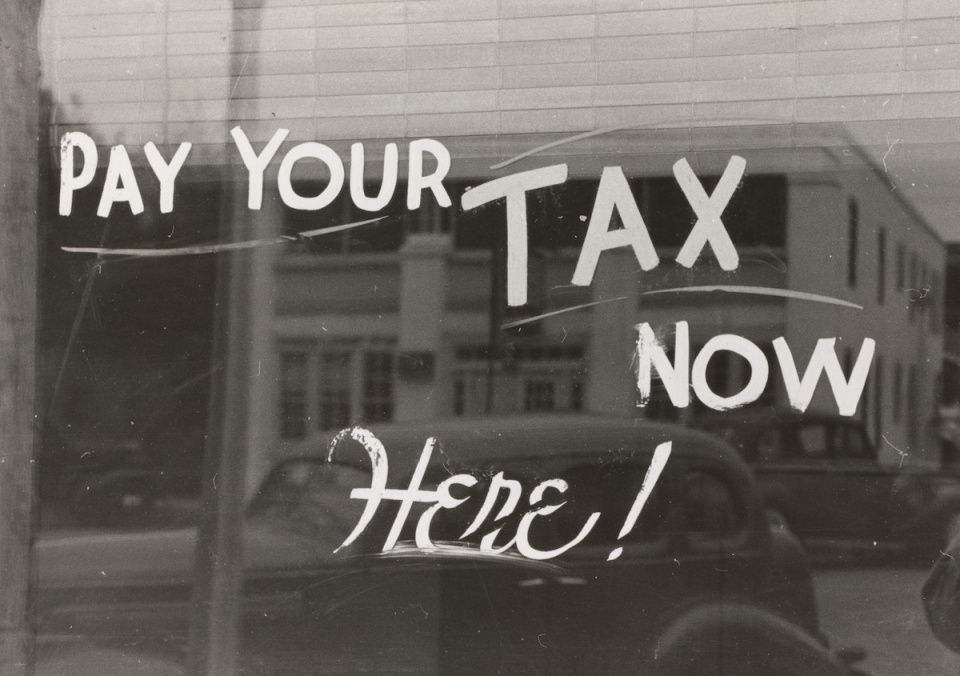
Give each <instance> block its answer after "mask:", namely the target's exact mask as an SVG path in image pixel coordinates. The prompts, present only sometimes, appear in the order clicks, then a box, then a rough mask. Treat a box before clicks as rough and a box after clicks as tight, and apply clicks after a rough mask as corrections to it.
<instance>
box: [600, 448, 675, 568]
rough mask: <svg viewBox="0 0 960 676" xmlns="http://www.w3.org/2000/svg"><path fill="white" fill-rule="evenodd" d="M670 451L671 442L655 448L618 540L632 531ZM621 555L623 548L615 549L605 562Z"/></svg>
mask: <svg viewBox="0 0 960 676" xmlns="http://www.w3.org/2000/svg"><path fill="white" fill-rule="evenodd" d="M672 450H673V442H672V441H666V442H664V443H662V444H660V445H659V446H657V450H655V451H654V452H653V459H652V460H651V461H650V467H649V468H648V469H647V474H646V476H644V477H643V483H642V484H641V485H640V492H639V493H637V499H636V500H634V501H633V507H631V508H630V513H629V514H627V518H626V520H625V521H624V522H623V527H622V528H621V529H620V534H619V535H618V536H617V539H618V540H622V539H623V536H624V535H626V534H627V533H629V532H630V531H631V530H633V527H634V526H636V525H637V519H639V518H640V512H642V511H643V506H644V505H645V504H647V498H649V497H650V493H651V492H652V491H653V487H654V486H656V485H657V479H659V478H660V473H661V472H663V468H664V467H666V465H667V460H668V459H669V458H670V451H672ZM621 554H623V547H617V548H616V549H614V550H613V551H612V552H610V555H609V556H607V561H613V560H614V559H617V558H620V555H621Z"/></svg>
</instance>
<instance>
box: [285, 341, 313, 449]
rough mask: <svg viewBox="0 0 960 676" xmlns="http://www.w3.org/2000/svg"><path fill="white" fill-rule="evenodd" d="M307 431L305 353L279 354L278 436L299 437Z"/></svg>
mask: <svg viewBox="0 0 960 676" xmlns="http://www.w3.org/2000/svg"><path fill="white" fill-rule="evenodd" d="M306 433H307V353H306V352H284V353H283V354H281V355H280V436H281V437H283V438H284V439H300V438H303V437H304V436H306Z"/></svg>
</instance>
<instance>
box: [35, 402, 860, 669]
mask: <svg viewBox="0 0 960 676" xmlns="http://www.w3.org/2000/svg"><path fill="white" fill-rule="evenodd" d="M373 431H374V432H375V434H376V435H377V437H378V438H379V439H380V440H381V441H382V443H383V444H384V446H385V448H386V451H387V454H388V458H389V484H388V485H389V486H390V487H397V488H403V487H406V485H407V481H408V480H409V477H410V475H411V474H412V472H413V468H414V466H415V464H416V461H417V459H418V458H419V457H420V453H421V450H422V448H423V446H424V442H425V441H426V439H427V438H428V437H436V438H437V439H438V440H439V445H438V448H437V449H436V451H435V453H434V455H433V461H432V464H431V465H430V467H429V468H428V470H427V472H426V478H425V482H424V487H427V486H429V485H430V484H436V483H438V482H439V481H440V480H442V479H443V478H446V477H448V476H450V475H451V474H455V473H463V472H465V473H470V474H471V475H473V476H475V477H476V478H477V479H478V483H477V484H476V485H475V486H474V487H473V488H472V489H471V490H472V491H473V493H472V494H470V495H471V497H470V499H468V500H466V501H465V502H464V503H462V504H461V505H460V506H458V507H456V508H454V509H450V510H447V511H446V512H441V514H440V515H438V517H437V521H436V528H435V531H434V532H432V536H433V537H434V539H435V540H436V541H438V542H443V545H442V547H441V548H439V549H436V550H422V549H418V548H417V547H415V546H413V545H412V544H411V543H410V540H411V539H412V538H413V537H414V536H413V529H414V526H415V523H416V521H417V518H418V516H419V513H418V512H417V511H416V509H415V510H414V511H413V512H412V513H411V515H410V517H409V518H408V519H407V521H406V524H407V527H405V529H404V530H403V532H402V533H401V544H400V545H399V546H398V547H396V548H394V549H392V550H391V551H389V552H381V551H380V550H381V549H382V545H383V541H384V537H385V535H386V533H387V531H388V530H389V529H390V527H391V525H392V522H393V519H394V516H395V514H396V504H397V503H394V502H387V501H384V502H383V503H381V505H380V507H379V508H378V510H377V512H376V514H375V516H374V519H373V521H372V522H371V524H370V526H369V528H367V529H366V530H365V531H364V533H363V534H362V535H361V536H360V537H359V539H357V540H356V541H355V542H354V543H353V544H351V545H349V546H347V547H345V548H343V549H340V550H339V551H338V552H337V553H334V550H335V549H336V548H337V547H338V546H339V545H340V544H341V543H342V542H343V541H344V540H345V539H346V538H347V536H348V535H349V534H350V533H351V531H352V530H353V529H354V527H355V525H356V523H357V521H358V519H359V517H360V514H361V512H362V510H363V508H364V505H365V502H364V501H363V500H357V499H351V497H350V493H351V491H352V489H354V488H366V487H369V486H370V482H371V473H370V466H369V461H368V458H367V454H366V452H365V450H364V449H362V448H360V447H358V446H359V445H358V444H356V443H355V442H352V441H350V440H348V441H345V442H342V443H340V444H338V445H337V447H336V448H335V449H334V452H333V454H332V459H331V460H328V459H327V442H328V441H329V440H328V439H323V440H313V441H311V442H309V443H307V444H303V445H300V446H298V447H296V448H293V449H291V450H293V451H294V452H298V453H306V454H307V455H306V456H305V457H295V458H290V459H287V460H284V461H282V462H280V463H279V464H278V465H277V466H276V467H275V468H274V469H273V471H272V472H271V473H270V475H269V476H268V477H267V478H266V480H265V481H264V483H263V484H262V486H261V488H260V490H259V492H258V493H257V496H256V498H255V499H254V500H253V502H252V503H251V505H250V507H249V510H248V514H247V520H246V523H245V544H246V556H245V563H244V567H245V571H246V572H245V583H244V624H243V638H242V641H241V644H242V646H243V649H244V656H243V663H244V665H245V669H247V670H248V671H249V672H250V673H258V674H261V673H262V674H341V673H344V674H346V673H411V674H432V673H449V674H468V673H475V674H490V673H549V674H564V673H573V674H575V673H581V674H599V673H610V674H613V673H617V674H619V673H624V672H628V671H638V672H640V673H654V674H664V675H665V676H666V675H668V674H669V675H673V674H713V673H718V674H719V673H733V672H735V673H742V674H758V675H765V674H770V675H773V674H777V675H781V674H797V675H799V674H825V675H826V674H844V673H849V671H848V667H847V665H845V664H844V663H843V661H842V660H841V659H839V658H838V657H836V656H834V655H832V654H831V653H830V652H829V651H828V650H827V648H826V642H825V640H824V639H823V637H822V636H821V635H820V630H819V624H818V619H817V612H816V604H815V598H814V594H813V589H812V585H811V579H810V572H809V567H808V565H807V561H806V558H805V555H804V552H803V550H802V548H801V547H800V546H799V544H798V542H797V541H796V539H795V538H794V537H793V535H792V534H790V533H789V532H788V531H781V530H777V529H772V528H770V527H769V525H768V524H767V521H766V519H765V517H764V512H763V507H762V504H761V502H760V499H759V495H758V494H757V492H756V488H755V484H754V482H753V478H752V477H751V475H750V472H749V470H748V469H747V468H746V466H745V464H744V463H743V462H742V460H740V458H739V457H738V456H737V454H736V453H735V452H734V451H733V449H731V448H729V447H728V446H727V445H726V444H725V443H723V442H722V441H720V440H719V439H716V438H715V437H712V436H710V435H706V434H703V433H700V432H697V431H694V430H689V429H684V428H680V427H674V426H668V425H660V424H650V423H640V422H634V421H629V420H621V419H612V418H604V417H597V416H581V415H577V416H564V417H533V418H531V417H525V418H516V419H483V420H459V421H453V422H439V423H432V424H430V425H427V424H424V425H414V426H384V427H374V429H373ZM666 441H670V442H672V454H671V456H670V459H669V461H668V463H667V465H666V468H665V470H664V472H663V474H662V475H661V477H660V479H659V480H658V482H657V485H656V487H655V488H654V490H653V492H652V493H651V495H650V498H649V501H648V502H647V505H646V506H645V507H644V509H643V511H642V512H641V516H640V518H639V519H638V521H637V523H636V526H635V527H634V528H633V529H632V530H631V532H630V533H629V534H627V535H625V536H624V537H622V538H619V537H618V535H619V532H620V528H621V526H622V524H623V522H624V519H625V517H626V515H627V512H628V511H629V510H630V508H631V506H632V504H633V502H634V500H635V498H636V495H637V492H638V491H639V489H640V485H641V483H642V481H643V478H644V475H645V473H646V471H647V469H648V467H649V464H650V460H651V456H652V454H653V451H654V449H655V448H656V446H657V445H658V444H660V443H663V442H666ZM500 471H503V472H504V475H505V476H506V477H509V478H512V479H513V480H516V481H517V482H518V483H519V485H520V486H522V488H523V491H524V493H525V495H524V497H523V499H521V500H520V504H521V505H526V504H527V503H528V502H529V500H528V495H529V494H528V491H529V490H530V488H531V487H532V486H533V485H535V484H536V483H537V482H539V481H541V480H543V479H548V478H562V479H564V480H565V481H567V482H568V484H569V489H568V491H567V492H565V493H563V494H562V498H563V500H565V501H566V504H565V505H564V506H563V507H562V508H561V509H559V510H558V511H556V512H555V513H554V514H552V515H550V516H549V517H547V516H544V517H542V520H541V519H539V518H538V521H537V526H536V528H535V529H533V530H532V531H531V540H532V541H534V543H535V544H536V545H537V546H538V547H541V548H544V549H547V548H550V547H552V546H555V545H556V544H557V543H558V542H566V541H569V540H570V539H571V538H572V536H573V535H575V534H576V533H577V532H578V531H579V529H580V527H581V526H582V525H583V522H584V520H585V518H587V515H589V514H591V513H593V512H597V511H599V512H601V517H600V519H599V520H598V521H597V525H596V528H595V529H594V530H593V531H592V533H591V535H590V537H588V538H587V539H586V540H584V541H583V542H581V543H580V544H579V545H577V546H576V547H574V548H573V549H571V550H570V551H568V552H566V553H565V554H564V555H562V556H560V557H559V558H557V559H555V560H554V561H551V562H536V561H531V560H528V559H522V558H520V557H518V556H516V555H515V554H511V553H501V554H492V553H488V552H483V551H480V550H479V549H478V548H477V547H476V546H475V542H476V541H477V540H479V539H480V538H482V537H483V536H484V535H485V534H486V533H488V532H489V530H490V527H489V526H488V527H484V528H481V529H480V530H478V531H477V532H476V533H475V534H474V536H472V538H467V541H463V539H462V538H461V537H460V536H462V535H463V530H464V528H463V526H464V524H466V523H470V522H471V521H472V520H473V518H474V517H475V516H476V514H477V512H478V510H479V509H480V505H481V504H482V502H483V500H480V499H474V498H475V497H478V496H479V495H480V494H482V493H483V491H485V490H487V489H489V481H490V479H491V477H492V476H494V475H495V473H498V472H500ZM485 484H486V485H485ZM478 491H479V493H478ZM500 504H501V503H498V508H499V505H500ZM423 508H424V506H423V505H420V509H421V510H422V509H423ZM518 516H519V514H518ZM491 526H495V527H501V528H502V529H503V530H502V532H501V536H502V537H503V538H504V539H505V541H508V540H509V539H510V538H511V537H512V531H511V529H512V528H514V527H515V526H516V519H513V520H512V519H510V518H507V519H504V520H501V521H498V522H497V523H496V524H491ZM195 539H196V536H195V532H194V531H192V530H189V529H187V530H181V531H166V532H161V533H126V534H109V535H91V534H86V535H77V536H71V537H59V538H56V539H41V540H40V541H39V542H38V543H37V545H36V548H37V549H36V553H37V565H38V575H39V593H38V596H37V616H38V626H39V628H40V633H39V637H40V639H39V642H40V658H41V661H44V660H45V662H46V663H47V664H55V663H57V661H58V660H59V661H61V662H62V661H64V660H65V659H69V655H70V652H69V651H71V650H75V651H79V650H80V648H78V646H83V648H82V649H83V650H89V649H91V646H94V648H95V649H98V650H111V651H113V652H112V653H110V654H114V655H116V654H127V655H129V654H130V653H131V652H138V651H139V652H143V651H153V653H154V654H164V655H167V656H168V659H169V661H171V662H172V663H174V664H176V663H177V660H178V659H180V658H181V657H182V654H183V650H184V647H185V639H186V636H187V632H188V627H187V618H188V616H189V613H188V612H186V611H187V607H188V606H187V604H188V601H189V597H190V587H191V566H192V563H193V554H194V547H195ZM450 541H457V542H456V543H455V544H452V543H451V542H450ZM615 547H622V548H623V553H622V555H621V556H620V557H619V558H616V559H614V560H612V561H608V556H609V554H610V552H611V550H612V549H614V548H615ZM65 655H66V657H65ZM248 671H244V673H248ZM41 673H42V672H41Z"/></svg>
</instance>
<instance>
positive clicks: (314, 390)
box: [279, 341, 395, 439]
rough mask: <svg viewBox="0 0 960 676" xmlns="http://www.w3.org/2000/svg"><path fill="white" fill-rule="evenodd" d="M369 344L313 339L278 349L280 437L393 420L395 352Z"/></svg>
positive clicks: (304, 434) (300, 437)
mask: <svg viewBox="0 0 960 676" xmlns="http://www.w3.org/2000/svg"><path fill="white" fill-rule="evenodd" d="M373 347H374V345H371V344H370V343H363V342H360V341H357V342H356V343H317V344H315V345H307V346H303V347H298V348H297V349H290V350H283V351H281V353H280V412H279V413H280V436H281V437H282V438H284V439H302V438H304V437H308V436H310V435H311V434H315V433H317V432H327V431H331V430H339V429H343V428H344V427H349V426H350V425H352V424H357V423H367V422H380V421H386V420H392V419H393V411H394V399H393V398H394V387H393V379H394V364H395V359H394V354H393V351H392V349H386V348H379V346H377V347H376V348H375V349H371V348H373Z"/></svg>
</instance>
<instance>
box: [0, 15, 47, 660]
mask: <svg viewBox="0 0 960 676" xmlns="http://www.w3.org/2000/svg"><path fill="white" fill-rule="evenodd" d="M39 11H40V3H39V2H38V1H33V0H11V1H10V2H5V3H2V4H0V26H2V27H3V31H2V32H3V35H2V37H3V47H4V49H2V50H0V91H3V96H2V97H0V153H2V157H0V257H2V258H0V674H3V675H4V676H8V674H9V675H12V676H17V675H22V674H25V673H26V668H27V667H26V663H27V657H28V654H29V650H28V646H29V641H30V631H29V625H28V623H27V619H26V617H27V593H28V588H29V581H30V539H31V519H30V515H31V511H32V510H31V503H32V499H33V491H32V477H33V472H32V470H31V464H30V460H31V456H32V455H33V401H34V358H35V341H36V320H37V265H36V261H37V184H38V173H39V162H38V155H37V153H38V143H37V130H38V123H39V112H38V111H39V98H40V88H39V82H40V68H39V57H38V54H37V20H38V16H39Z"/></svg>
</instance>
